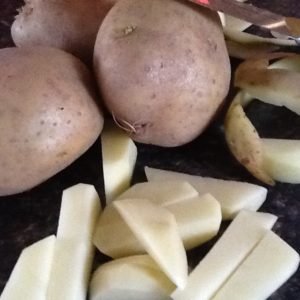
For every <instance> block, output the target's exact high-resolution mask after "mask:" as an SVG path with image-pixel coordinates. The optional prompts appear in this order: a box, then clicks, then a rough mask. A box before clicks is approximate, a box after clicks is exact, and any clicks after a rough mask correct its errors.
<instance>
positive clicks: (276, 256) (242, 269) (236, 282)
mask: <svg viewBox="0 0 300 300" xmlns="http://www.w3.org/2000/svg"><path fill="white" fill-rule="evenodd" d="M298 266H299V254H298V253H297V252H296V251H295V250H294V249H293V248H292V247H291V246H289V245H288V244H287V243H286V242H285V241H283V240H282V239H281V238H280V237H279V236H277V235H276V234H275V233H274V232H272V231H270V232H268V233H267V234H266V236H265V237H264V238H263V239H262V240H261V241H260V242H259V244H258V245H257V246H256V247H255V249H254V250H253V252H252V253H250V254H249V256H248V257H247V258H246V259H245V261H244V262H243V263H242V264H241V265H240V266H239V267H238V269H237V270H236V271H235V272H234V273H233V275H232V276H231V277H230V278H229V279H228V281H227V282H226V283H225V284H224V286H222V287H221V289H220V290H219V291H218V292H217V294H216V296H215V297H213V298H212V300H229V299H230V300H240V299H241V297H242V299H243V300H253V299H255V300H264V299H267V298H269V297H270V296H271V295H272V294H273V293H274V292H275V291H276V290H277V289H278V288H279V287H280V286H281V285H282V284H283V283H285V282H286V281H287V280H288V279H289V278H290V277H291V276H292V275H293V274H294V273H295V272H296V270H297V269H298ZM241 295H242V296H241Z"/></svg>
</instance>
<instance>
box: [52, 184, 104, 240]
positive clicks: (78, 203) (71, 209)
mask: <svg viewBox="0 0 300 300" xmlns="http://www.w3.org/2000/svg"><path fill="white" fill-rule="evenodd" d="M100 212H101V203H100V199H99V196H98V193H97V191H96V189H95V187H94V186H93V185H89V184H82V183H80V184H77V185H74V186H72V187H70V188H68V189H66V190H64V191H63V195H62V202H61V208H60V215H59V222H58V229H57V237H58V238H67V239H76V240H80V241H85V240H87V241H91V240H92V237H93V233H94V228H95V225H96V222H97V219H98V217H99V215H100Z"/></svg>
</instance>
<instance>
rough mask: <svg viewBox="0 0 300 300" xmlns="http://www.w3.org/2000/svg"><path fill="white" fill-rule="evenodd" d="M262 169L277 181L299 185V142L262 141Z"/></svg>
mask: <svg viewBox="0 0 300 300" xmlns="http://www.w3.org/2000/svg"><path fill="white" fill-rule="evenodd" d="M262 145H263V153H264V168H265V169H266V170H267V171H268V173H269V174H270V175H271V176H272V178H274V179H275V180H277V181H281V182H287V183H294V184H299V183H300V140H282V139H262Z"/></svg>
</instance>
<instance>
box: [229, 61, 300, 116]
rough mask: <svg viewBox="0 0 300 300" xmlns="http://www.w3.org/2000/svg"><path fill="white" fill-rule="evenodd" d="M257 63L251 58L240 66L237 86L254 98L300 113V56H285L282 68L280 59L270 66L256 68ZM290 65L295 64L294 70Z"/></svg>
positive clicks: (236, 78)
mask: <svg viewBox="0 0 300 300" xmlns="http://www.w3.org/2000/svg"><path fill="white" fill-rule="evenodd" d="M271 58H272V57H271ZM271 58H270V59H271ZM255 63H256V62H255V61H253V60H249V61H246V62H244V63H242V64H241V65H240V66H239V67H238V69H237V71H236V73H235V86H236V87H239V88H241V89H244V90H245V91H247V93H249V94H250V95H251V96H252V97H253V98H257V99H259V100H261V101H263V102H266V103H269V104H273V105H277V106H285V107H286V108H288V109H290V110H291V111H293V112H295V113H296V114H298V115H300V101H299V81H300V72H299V71H298V66H299V58H298V57H297V56H291V57H288V58H285V59H284V62H283V63H282V65H283V68H280V61H279V62H277V63H275V66H273V67H272V65H271V66H270V67H269V68H268V65H266V66H265V67H261V68H256V69H254V68H253V67H252V65H253V64H255ZM289 65H294V67H293V68H292V70H288V69H287V68H288V66H289ZM295 70H297V71H295Z"/></svg>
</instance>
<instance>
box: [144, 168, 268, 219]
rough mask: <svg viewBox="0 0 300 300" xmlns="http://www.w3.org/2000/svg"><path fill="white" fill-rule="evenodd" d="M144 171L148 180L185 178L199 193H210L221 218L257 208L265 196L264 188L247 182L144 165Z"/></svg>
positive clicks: (265, 190)
mask: <svg viewBox="0 0 300 300" xmlns="http://www.w3.org/2000/svg"><path fill="white" fill-rule="evenodd" d="M145 173H146V176H147V179H148V180H149V181H150V182H154V181H155V182H162V181H163V180H185V181H187V182H189V183H190V184H191V185H192V186H193V187H194V188H195V189H196V190H197V191H198V192H199V194H200V195H203V194H206V193H209V194H211V195H212V196H214V197H215V198H216V199H217V200H218V202H219V203H220V205H221V210H222V218H223V220H231V219H233V218H234V217H235V216H236V215H237V214H238V212H239V211H241V210H243V209H246V210H251V211H256V210H258V209H259V207H260V206H261V205H262V204H263V203H264V201H265V200H266V196H267V189H266V188H264V187H262V186H259V185H255V184H250V183H247V182H239V181H232V180H222V179H216V178H210V177H202V176H197V175H190V174H184V173H179V172H173V171H167V170H161V169H155V168H149V167H145Z"/></svg>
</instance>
